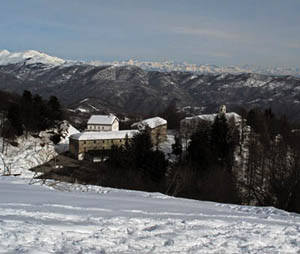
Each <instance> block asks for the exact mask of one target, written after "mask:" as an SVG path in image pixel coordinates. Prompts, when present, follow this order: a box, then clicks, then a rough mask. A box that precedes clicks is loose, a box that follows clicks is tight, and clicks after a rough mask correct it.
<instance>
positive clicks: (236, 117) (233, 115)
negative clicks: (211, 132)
mask: <svg viewBox="0 0 300 254" xmlns="http://www.w3.org/2000/svg"><path fill="white" fill-rule="evenodd" d="M216 116H217V114H204V115H198V116H192V117H186V118H184V119H183V120H187V121H189V120H192V119H197V120H203V121H208V122H213V121H214V120H215V117H216ZM225 117H226V119H227V120H229V119H231V118H233V119H234V121H235V122H240V121H241V116H240V115H239V114H237V113H234V112H230V113H225Z"/></svg>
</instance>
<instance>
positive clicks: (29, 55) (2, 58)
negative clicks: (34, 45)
mask: <svg viewBox="0 0 300 254" xmlns="http://www.w3.org/2000/svg"><path fill="white" fill-rule="evenodd" d="M23 61H26V63H28V64H33V63H43V64H48V65H53V66H56V65H61V64H64V63H66V61H65V60H63V59H61V58H58V57H54V56H49V55H47V54H45V53H41V52H38V51H35V50H27V51H22V52H9V51H8V50H0V65H6V64H15V63H19V62H23Z"/></svg>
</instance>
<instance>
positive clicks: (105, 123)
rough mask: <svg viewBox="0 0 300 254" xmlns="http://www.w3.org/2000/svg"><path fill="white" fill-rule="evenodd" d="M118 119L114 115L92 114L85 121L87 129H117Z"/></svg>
mask: <svg viewBox="0 0 300 254" xmlns="http://www.w3.org/2000/svg"><path fill="white" fill-rule="evenodd" d="M118 130H119V119H118V118H117V117H116V116H115V115H112V114H110V115H92V116H91V117H90V119H89V120H88V122H87V131H118Z"/></svg>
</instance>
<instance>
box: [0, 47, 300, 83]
mask: <svg viewBox="0 0 300 254" xmlns="http://www.w3.org/2000/svg"><path fill="white" fill-rule="evenodd" d="M21 61H25V62H26V63H27V64H31V63H44V64H49V65H70V64H90V65H94V66H102V65H113V66H126V65H133V66H137V67H140V68H142V69H143V70H146V71H164V72H170V71H187V72H194V73H213V74H216V73H232V74H240V73H258V74H266V75H292V76H298V77H300V68H299V67H295V68H288V67H279V66H273V67H272V66H260V65H243V66H225V67H221V66H217V65H209V64H192V63H187V62H183V63H179V62H173V61H163V62H158V61H137V60H132V59H130V60H124V61H99V60H95V61H90V62H83V61H74V60H65V59H61V58H58V57H55V56H50V55H47V54H45V53H42V52H39V51H35V50H27V51H22V52H9V51H8V50H2V51H1V50H0V65H7V64H13V63H18V62H21Z"/></svg>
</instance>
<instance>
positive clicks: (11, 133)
mask: <svg viewBox="0 0 300 254" xmlns="http://www.w3.org/2000/svg"><path fill="white" fill-rule="evenodd" d="M0 97H1V98H3V100H2V102H3V103H1V108H0V110H1V126H0V127H1V128H0V134H1V136H2V137H3V138H4V139H7V140H14V138H15V137H17V136H21V135H23V134H26V135H27V134H28V133H30V132H39V131H42V130H45V129H47V128H51V127H53V126H54V125H55V123H56V121H60V120H62V119H63V110H62V108H61V105H60V102H59V100H58V99H57V98H56V97H55V96H50V98H49V99H48V100H45V99H43V98H42V97H41V96H40V95H38V94H35V95H32V94H31V92H30V91H27V90H25V91H24V92H23V94H22V96H18V95H15V94H13V95H12V94H9V93H6V92H1V93H0ZM5 98H6V99H5ZM2 150H3V149H2Z"/></svg>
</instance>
